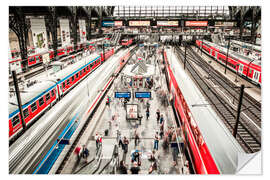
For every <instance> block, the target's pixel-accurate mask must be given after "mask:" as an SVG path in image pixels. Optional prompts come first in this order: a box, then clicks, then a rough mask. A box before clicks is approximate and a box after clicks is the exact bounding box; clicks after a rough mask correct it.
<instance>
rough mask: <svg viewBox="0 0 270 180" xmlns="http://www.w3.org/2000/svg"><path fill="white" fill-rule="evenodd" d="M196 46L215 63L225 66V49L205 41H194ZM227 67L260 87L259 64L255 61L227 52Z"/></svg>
mask: <svg viewBox="0 0 270 180" xmlns="http://www.w3.org/2000/svg"><path fill="white" fill-rule="evenodd" d="M196 45H197V46H198V47H200V48H201V47H202V49H203V50H204V52H206V53H207V54H208V55H209V56H211V57H213V58H214V59H215V60H216V61H218V62H219V63H221V64H223V65H226V54H227V48H224V47H221V46H219V45H217V44H214V43H212V42H209V41H206V40H203V41H201V40H196ZM227 67H228V68H229V69H231V70H232V71H234V72H236V73H237V74H238V75H240V76H243V77H246V78H247V79H249V80H250V81H252V82H253V83H255V84H258V85H261V83H262V80H261V77H262V74H261V72H262V71H261V62H260V61H258V60H256V59H250V58H248V57H245V56H242V55H240V54H237V53H235V52H233V51H229V57H228V62H227Z"/></svg>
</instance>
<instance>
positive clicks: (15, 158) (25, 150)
mask: <svg viewBox="0 0 270 180" xmlns="http://www.w3.org/2000/svg"><path fill="white" fill-rule="evenodd" d="M105 94H106V93H104V96H105ZM104 96H103V97H104ZM97 106H98V105H97ZM67 107H68V108H74V106H71V104H70V103H68V104H67ZM73 110H75V109H71V110H67V111H65V113H66V112H72V111H73ZM65 113H64V114H61V113H59V114H57V118H58V117H59V118H62V119H63V120H62V119H60V121H58V122H57V123H56V122H55V121H54V120H53V121H52V122H49V125H48V126H46V127H45V128H44V129H42V131H39V133H38V135H37V136H31V135H29V136H28V137H27V138H25V140H23V142H24V141H26V142H27V141H28V142H27V143H26V144H25V145H23V146H21V145H20V144H19V146H20V147H19V148H18V150H16V152H14V153H13V154H12V157H10V159H9V172H10V174H21V173H26V174H32V173H33V172H34V170H35V167H36V165H37V164H39V163H40V161H41V160H42V159H43V158H44V156H45V155H46V153H47V152H48V151H49V149H50V148H51V147H52V145H53V144H54V142H55V140H56V139H57V137H59V134H60V133H61V132H62V130H63V129H64V128H65V127H66V125H67V124H64V123H67V122H68V121H65V120H67V119H68V116H67V114H65ZM90 121H91V117H89V118H88V120H87V121H86V124H84V126H83V129H82V131H81V133H83V131H85V129H86V127H87V124H89V122H90ZM55 129H57V131H55ZM58 130H59V131H58ZM47 132H48V133H51V134H50V135H49V136H48V135H46V137H44V134H45V133H47ZM75 145H76V144H72V147H71V149H72V148H74V147H75ZM16 146H17V145H16ZM35 146H37V150H34V152H33V153H32V154H30V153H29V152H30V151H31V150H32V149H35ZM15 148H16V147H15ZM72 151H73V149H72ZM72 151H71V152H72ZM19 164H21V166H19Z"/></svg>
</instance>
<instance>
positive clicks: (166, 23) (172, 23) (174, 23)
mask: <svg viewBox="0 0 270 180" xmlns="http://www.w3.org/2000/svg"><path fill="white" fill-rule="evenodd" d="M157 26H178V21H157Z"/></svg>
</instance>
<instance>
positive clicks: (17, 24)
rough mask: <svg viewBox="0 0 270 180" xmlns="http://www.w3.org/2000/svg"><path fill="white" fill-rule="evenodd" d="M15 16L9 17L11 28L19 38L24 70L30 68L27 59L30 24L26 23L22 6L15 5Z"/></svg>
mask: <svg viewBox="0 0 270 180" xmlns="http://www.w3.org/2000/svg"><path fill="white" fill-rule="evenodd" d="M13 8H14V16H10V17H9V28H10V29H11V30H12V31H14V33H15V34H16V35H17V37H18V40H19V46H20V53H21V59H22V66H23V67H24V69H23V70H24V71H25V70H26V69H27V68H28V61H27V41H28V30H29V29H30V25H29V24H27V23H26V19H25V15H24V13H23V11H22V7H13Z"/></svg>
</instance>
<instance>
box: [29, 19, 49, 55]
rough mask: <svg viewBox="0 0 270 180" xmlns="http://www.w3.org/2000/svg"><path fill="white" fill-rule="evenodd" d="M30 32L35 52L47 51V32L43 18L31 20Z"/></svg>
mask: <svg viewBox="0 0 270 180" xmlns="http://www.w3.org/2000/svg"><path fill="white" fill-rule="evenodd" d="M30 24H31V31H32V37H33V43H34V46H35V47H36V48H37V49H36V50H37V51H43V50H44V49H48V40H47V32H46V26H45V20H44V18H31V19H30Z"/></svg>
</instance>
